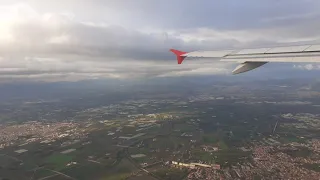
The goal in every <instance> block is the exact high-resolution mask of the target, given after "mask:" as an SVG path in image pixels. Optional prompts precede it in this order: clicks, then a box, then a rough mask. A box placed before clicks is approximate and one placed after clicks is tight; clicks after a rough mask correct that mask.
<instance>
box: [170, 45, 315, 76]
mask: <svg viewBox="0 0 320 180" xmlns="http://www.w3.org/2000/svg"><path fill="white" fill-rule="evenodd" d="M170 51H171V52H173V53H174V54H175V55H176V56H177V60H178V64H182V62H183V60H184V59H185V58H186V57H191V58H215V59H216V58H218V59H220V61H231V62H238V63H241V64H240V65H239V66H238V67H236V68H235V69H234V70H233V71H232V73H233V74H239V73H243V72H247V71H250V70H253V69H255V68H258V67H260V66H262V65H264V64H266V63H268V62H320V44H318V45H317V44H313V45H300V46H283V47H271V48H255V49H238V50H220V51H193V52H183V51H178V50H175V49H170Z"/></svg>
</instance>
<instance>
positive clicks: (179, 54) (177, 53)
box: [170, 49, 187, 64]
mask: <svg viewBox="0 0 320 180" xmlns="http://www.w3.org/2000/svg"><path fill="white" fill-rule="evenodd" d="M170 51H171V52H173V54H175V55H176V56H177V61H178V64H182V62H183V60H184V59H185V58H186V56H183V55H184V54H186V53H187V52H183V51H179V50H176V49H170Z"/></svg>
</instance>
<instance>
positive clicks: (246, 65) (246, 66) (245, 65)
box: [232, 62, 268, 74]
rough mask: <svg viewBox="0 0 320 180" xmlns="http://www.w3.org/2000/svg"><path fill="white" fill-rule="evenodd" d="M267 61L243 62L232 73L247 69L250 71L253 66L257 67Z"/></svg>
mask: <svg viewBox="0 0 320 180" xmlns="http://www.w3.org/2000/svg"><path fill="white" fill-rule="evenodd" d="M266 63H268V62H245V63H242V64H240V65H239V66H237V67H236V68H235V69H234V70H233V71H232V74H239V73H243V72H247V71H251V70H253V69H255V68H258V67H260V66H262V65H264V64H266Z"/></svg>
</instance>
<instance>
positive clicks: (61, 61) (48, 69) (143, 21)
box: [0, 0, 320, 80]
mask: <svg viewBox="0 0 320 180" xmlns="http://www.w3.org/2000/svg"><path fill="white" fill-rule="evenodd" d="M29 2H35V1H29ZM41 2H42V3H44V2H45V1H41ZM46 2H48V3H49V1H46ZM50 2H51V3H52V1H50ZM70 2H71V1H68V2H66V4H67V5H68V4H69V5H70ZM78 2H81V3H78ZM38 3H39V4H41V3H40V1H38ZM73 3H74V4H73V5H75V4H77V3H78V4H77V6H79V7H80V6H87V5H88V4H91V5H90V6H87V7H88V8H87V11H86V13H82V14H74V15H70V14H68V13H65V12H63V13H61V12H60V13H51V14H46V15H45V14H44V13H39V14H37V16H36V17H34V18H26V19H22V21H19V22H17V23H15V24H14V25H13V26H12V27H11V28H10V33H11V35H12V37H13V38H14V41H12V42H0V53H1V56H2V59H1V64H0V74H1V76H2V78H9V77H12V78H23V77H26V78H28V79H32V78H34V79H41V80H42V79H45V78H49V79H50V80H56V79H59V78H63V79H79V78H80V79H81V78H97V77H108V78H138V77H150V76H153V77H154V76H156V77H162V76H181V75H197V74H225V73H227V72H230V68H231V67H232V66H233V65H230V64H222V63H216V62H205V61H200V60H192V62H191V61H186V63H184V65H183V66H177V65H176V62H175V57H174V55H172V54H171V53H169V52H168V50H169V49H170V48H176V49H181V50H184V51H192V50H199V49H201V50H210V49H221V48H233V47H246V46H247V47H250V46H259V45H274V44H275V43H279V42H285V41H292V40H295V39H303V38H310V39H314V38H316V37H319V36H320V34H319V32H318V29H319V28H320V27H319V23H316V20H317V17H318V14H317V13H313V12H314V11H315V9H316V8H315V7H314V5H315V4H316V3H317V2H316V1H298V0H291V1H290V6H292V7H290V8H287V3H289V1H288V0H284V1H273V2H272V3H270V1H268V3H267V2H259V3H258V2H256V1H253V0H246V1H241V3H239V1H228V2H211V1H210V2H209V1H203V0H201V1H191V2H188V3H186V2H185V1H182V0H177V1H173V2H172V1H167V0H165V1H161V2H160V1H159V2H157V3H156V2H154V1H143V0H137V1H97V0H96V1H90V2H89V1H81V0H80V1H74V2H73ZM44 4H45V3H44ZM44 4H43V5H44ZM56 4H59V6H62V5H61V3H56ZM318 4H319V3H318ZM302 5H303V6H302ZM52 6H54V4H52ZM95 8H96V9H95ZM104 9H113V12H115V14H114V16H113V17H112V18H114V19H119V22H118V25H115V24H108V21H107V19H105V18H104V16H103V14H104V12H105V11H103V10H104ZM98 10H99V11H98ZM70 11H72V10H71V9H70ZM95 11H98V12H95ZM310 11H311V12H310ZM122 12H123V15H120V14H121V13H122ZM307 12H308V13H309V14H306V13H307ZM71 13H74V12H71ZM117 13H118V14H117ZM295 13H296V14H295ZM93 14H95V15H100V17H99V19H96V21H94V20H92V19H91V20H92V21H84V20H82V19H81V18H79V17H84V16H88V17H91V18H93V17H96V16H93ZM106 14H107V12H106ZM293 14H294V15H293ZM118 15H119V16H118ZM88 19H90V18H88ZM122 20H123V21H122ZM98 21H99V22H98ZM128 22H129V23H128ZM291 22H295V23H291ZM133 24H134V25H133ZM148 26H149V27H151V28H150V29H149V30H148V28H146V29H144V27H148ZM140 27H141V28H140Z"/></svg>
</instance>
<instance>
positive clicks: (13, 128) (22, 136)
mask: <svg viewBox="0 0 320 180" xmlns="http://www.w3.org/2000/svg"><path fill="white" fill-rule="evenodd" d="M86 135H87V133H86V131H85V129H81V128H80V127H79V124H77V123H72V122H70V123H64V122H54V123H42V122H35V121H32V122H27V123H24V124H15V125H3V126H0V148H4V147H6V146H10V145H14V144H17V145H21V146H22V145H26V144H28V143H31V142H35V141H41V142H43V143H46V142H52V141H55V140H56V139H60V138H63V137H66V136H71V137H73V138H83V137H85V136H86Z"/></svg>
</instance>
